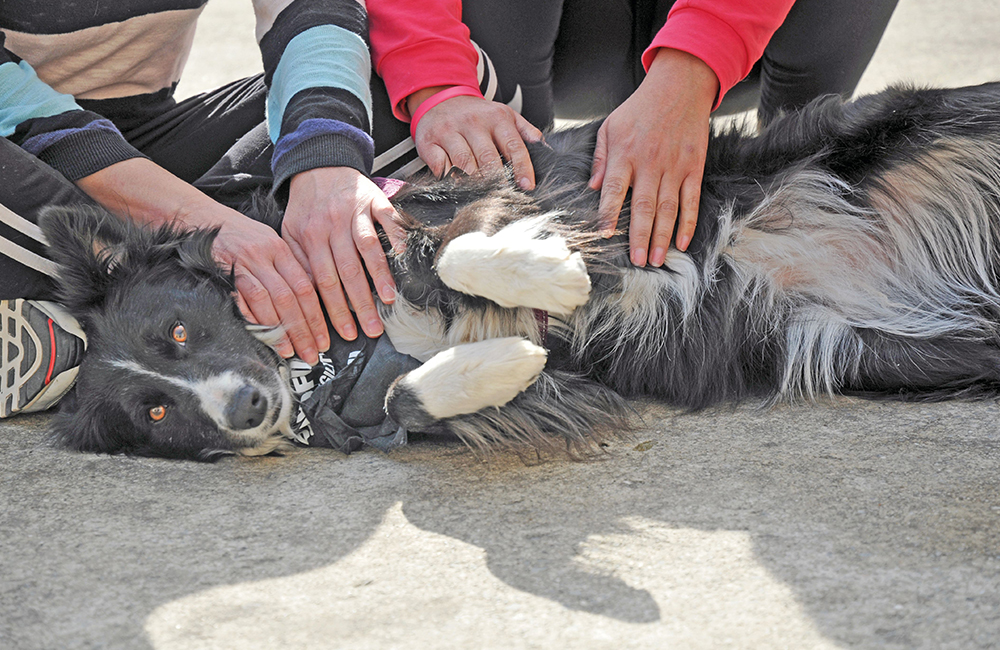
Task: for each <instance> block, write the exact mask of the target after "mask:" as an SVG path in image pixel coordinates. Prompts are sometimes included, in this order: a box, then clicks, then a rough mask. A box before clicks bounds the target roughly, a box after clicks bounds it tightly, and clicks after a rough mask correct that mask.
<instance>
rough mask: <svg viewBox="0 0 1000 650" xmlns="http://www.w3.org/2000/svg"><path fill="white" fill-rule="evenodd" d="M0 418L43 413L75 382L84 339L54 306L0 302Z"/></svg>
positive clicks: (71, 320)
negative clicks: (37, 412) (19, 414)
mask: <svg viewBox="0 0 1000 650" xmlns="http://www.w3.org/2000/svg"><path fill="white" fill-rule="evenodd" d="M0 347H2V349H0V418H5V417H9V416H11V415H15V414H17V413H33V412H35V411H44V410H45V409H47V408H49V407H51V406H52V405H54V404H55V403H56V402H58V401H59V399H60V398H61V397H62V396H63V395H65V394H66V393H67V392H68V391H69V389H70V388H72V386H73V382H74V381H76V375H77V373H78V372H79V370H80V361H81V360H82V359H83V353H84V351H85V350H86V348H87V337H86V335H85V334H84V333H83V330H82V329H81V328H80V324H79V323H78V322H77V321H76V319H75V318H73V317H72V316H70V315H69V314H68V313H67V312H66V311H65V310H64V309H63V308H62V307H60V306H59V305H57V304H56V303H53V302H46V301H42V300H24V299H20V298H18V299H17V300H0Z"/></svg>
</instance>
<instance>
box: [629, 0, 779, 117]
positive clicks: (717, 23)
mask: <svg viewBox="0 0 1000 650" xmlns="http://www.w3.org/2000/svg"><path fill="white" fill-rule="evenodd" d="M793 2H794V0H755V1H754V2H746V1H745V0H677V2H676V3H675V4H674V6H673V7H672V8H671V9H670V13H669V14H667V22H666V24H664V25H663V27H662V28H661V29H660V31H659V32H657V34H656V36H655V37H654V38H653V42H652V44H650V46H649V47H648V48H647V49H646V51H645V52H643V54H642V65H643V67H644V68H646V70H647V71H648V70H649V66H650V64H651V63H652V62H653V58H654V57H656V52H657V50H658V49H659V48H661V47H669V48H673V49H675V50H682V51H684V52H687V53H688V54H693V55H694V56H696V57H698V58H699V59H701V60H702V61H704V62H705V63H707V64H708V67H710V68H712V70H714V71H715V74H716V76H717V77H718V78H719V96H718V98H717V99H716V101H715V106H714V107H713V109H714V108H718V107H719V103H720V102H721V101H722V97H723V96H724V95H725V94H726V93H727V92H728V91H729V89H730V88H732V87H733V86H735V85H736V84H737V83H738V82H739V81H740V80H741V79H743V78H744V77H746V76H747V74H749V73H750V68H752V67H753V64H754V63H756V62H757V59H759V58H760V56H761V54H763V52H764V48H765V47H766V46H767V43H768V41H770V40H771V36H773V35H774V32H776V31H777V29H778V27H780V26H781V23H782V22H783V21H784V20H785V16H787V15H788V10H789V9H791V7H792V4H793Z"/></svg>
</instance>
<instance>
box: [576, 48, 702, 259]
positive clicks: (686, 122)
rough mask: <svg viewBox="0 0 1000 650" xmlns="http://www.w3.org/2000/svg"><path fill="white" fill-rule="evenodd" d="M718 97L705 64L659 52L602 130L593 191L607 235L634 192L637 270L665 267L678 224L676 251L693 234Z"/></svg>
mask: <svg viewBox="0 0 1000 650" xmlns="http://www.w3.org/2000/svg"><path fill="white" fill-rule="evenodd" d="M718 92H719V80H718V78H717V77H716V76H715V73H714V72H713V71H712V69H711V68H709V67H708V65H707V64H705V63H704V62H703V61H702V60H701V59H698V58H697V57H695V56H693V55H691V54H688V53H686V52H682V51H680V50H672V49H668V48H661V49H660V51H659V52H658V53H657V55H656V58H655V59H653V63H652V65H651V66H650V68H649V73H648V74H647V75H646V78H645V79H644V80H643V82H642V84H640V85H639V88H638V89H636V91H635V92H634V93H633V94H632V96H631V97H629V98H628V99H627V100H625V102H624V103H622V105H621V106H619V107H618V108H617V109H615V110H614V111H613V112H612V113H611V115H610V116H608V118H607V119H606V120H605V122H604V124H603V125H602V126H601V129H600V131H598V133H597V149H596V150H595V152H594V165H593V175H592V176H591V179H590V188H591V189H594V190H597V189H599V190H601V208H600V214H601V218H602V221H603V222H604V224H605V234H606V235H607V236H610V235H611V234H612V233H613V232H614V229H615V226H616V225H617V223H618V216H619V213H620V212H621V209H622V204H623V203H624V201H625V195H626V193H627V192H628V189H629V187H631V188H632V217H631V223H630V225H629V249H630V259H631V260H632V263H633V264H635V265H636V266H645V265H646V264H647V263H648V264H650V265H651V266H662V265H663V261H664V260H665V259H666V256H667V250H668V248H669V246H670V239H671V238H672V237H673V236H674V227H675V225H676V227H677V237H676V239H675V241H674V245H675V246H676V247H677V248H678V250H682V251H684V250H687V247H688V244H690V242H691V238H692V237H693V236H694V231H695V226H696V225H697V223H698V204H699V201H700V197H701V179H702V175H703V174H704V171H705V154H706V151H707V150H708V132H709V114H710V113H711V110H712V104H713V102H714V101H715V98H716V96H717V95H718Z"/></svg>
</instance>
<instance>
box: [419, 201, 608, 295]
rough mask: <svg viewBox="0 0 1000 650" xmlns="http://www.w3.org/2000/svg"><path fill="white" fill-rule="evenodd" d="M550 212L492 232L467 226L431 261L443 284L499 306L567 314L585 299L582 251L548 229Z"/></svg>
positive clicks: (587, 289)
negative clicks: (474, 229) (488, 232)
mask: <svg viewBox="0 0 1000 650" xmlns="http://www.w3.org/2000/svg"><path fill="white" fill-rule="evenodd" d="M552 219H553V215H551V214H542V215H538V216H536V217H531V218H527V219H522V220H519V221H514V222H513V223H510V224H508V225H507V226H505V227H504V228H502V229H501V230H499V231H498V232H496V233H495V234H493V235H487V234H486V233H484V232H470V233H467V234H464V235H460V236H458V237H456V238H455V239H453V240H451V241H450V242H448V243H447V245H445V247H444V249H443V250H442V251H441V254H440V256H439V257H438V260H437V263H436V271H437V274H438V277H440V278H441V281H442V282H444V284H445V285H447V286H448V287H450V288H452V289H455V290H456V291H461V292H462V293H465V294H469V295H473V296H481V297H483V298H487V299H488V300H490V301H492V302H494V303H496V304H498V305H500V306H501V307H532V308H534V309H544V310H546V311H549V312H552V313H554V314H570V313H572V312H573V310H574V309H576V308H577V307H580V306H581V305H583V304H585V303H586V302H587V299H588V297H589V295H590V276H589V275H588V273H587V266H586V264H585V263H584V261H583V256H582V255H581V254H580V253H579V252H574V251H572V250H571V249H570V247H569V246H568V245H567V242H566V240H565V239H564V238H563V237H562V236H561V235H559V234H557V233H554V232H551V231H550V230H549V229H548V226H549V224H550V223H551V221H552Z"/></svg>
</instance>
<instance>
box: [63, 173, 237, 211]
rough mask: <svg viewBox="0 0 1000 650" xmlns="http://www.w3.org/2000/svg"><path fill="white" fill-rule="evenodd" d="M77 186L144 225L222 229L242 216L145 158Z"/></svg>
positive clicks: (103, 204) (86, 177) (90, 178)
mask: <svg viewBox="0 0 1000 650" xmlns="http://www.w3.org/2000/svg"><path fill="white" fill-rule="evenodd" d="M76 184H77V186H78V187H79V188H80V189H81V190H83V191H84V192H86V193H87V195H88V196H90V197H91V198H92V199H94V200H95V201H97V202H98V203H100V204H101V205H102V206H104V207H105V208H107V209H108V210H109V211H110V212H112V213H113V214H116V215H118V216H120V217H123V218H127V219H131V220H133V221H136V222H138V223H143V224H150V225H154V226H159V225H162V224H165V223H171V222H173V223H177V224H179V225H182V226H185V227H189V228H196V227H198V228H205V227H220V228H221V227H223V226H224V225H226V223H228V222H229V221H230V220H232V219H234V218H240V217H241V216H242V215H240V214H239V213H238V212H236V211H235V210H232V209H230V208H227V207H225V206H223V205H222V204H220V203H218V202H216V201H213V200H212V199H211V198H209V197H208V196H207V195H205V194H204V193H202V192H201V191H199V190H198V189H196V188H195V187H194V186H192V185H190V184H189V183H186V182H185V181H183V180H181V179H179V178H177V177H176V176H174V175H173V174H171V173H170V172H168V171H167V170H165V169H163V168H162V167H160V166H159V165H157V164H156V163H154V162H152V161H150V160H147V159H145V158H132V159H129V160H124V161H122V162H119V163H116V164H114V165H111V166H109V167H105V168H104V169H102V170H100V171H98V172H95V173H93V174H90V175H89V176H85V177H83V178H81V179H80V180H78V181H77V182H76Z"/></svg>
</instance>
